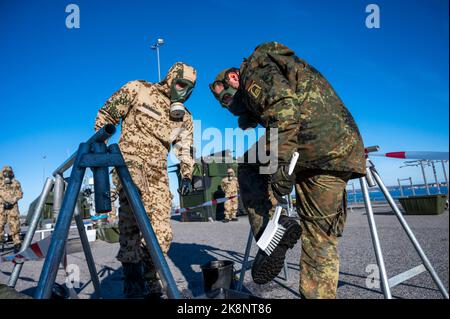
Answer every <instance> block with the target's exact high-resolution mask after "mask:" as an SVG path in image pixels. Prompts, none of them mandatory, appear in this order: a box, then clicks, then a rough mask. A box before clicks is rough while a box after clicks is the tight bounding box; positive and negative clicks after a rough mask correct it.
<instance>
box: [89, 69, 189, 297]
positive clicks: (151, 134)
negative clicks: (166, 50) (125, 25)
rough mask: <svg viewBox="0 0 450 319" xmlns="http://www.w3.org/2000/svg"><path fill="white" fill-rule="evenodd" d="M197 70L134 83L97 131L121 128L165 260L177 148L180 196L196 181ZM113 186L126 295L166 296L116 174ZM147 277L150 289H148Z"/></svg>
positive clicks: (113, 100) (110, 104) (113, 101)
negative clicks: (192, 99)
mask: <svg viewBox="0 0 450 319" xmlns="http://www.w3.org/2000/svg"><path fill="white" fill-rule="evenodd" d="M196 78H197V74H196V70H195V69H194V68H193V67H191V66H189V65H187V64H185V63H181V62H178V63H175V64H174V65H173V66H172V67H171V68H170V70H169V72H168V73H167V75H166V77H165V78H164V79H163V80H162V81H161V82H159V83H155V84H153V83H148V82H146V81H132V82H128V83H127V84H125V85H124V86H123V87H122V88H120V89H119V90H118V91H117V92H116V93H114V94H113V95H112V96H111V97H110V98H109V99H108V100H107V101H106V103H105V105H104V106H103V107H102V108H101V109H100V111H99V112H98V114H97V118H96V121H95V130H98V129H100V128H101V127H103V126H104V125H105V124H108V123H111V124H114V125H117V124H119V123H120V122H121V126H122V132H121V136H120V140H119V146H120V149H121V151H122V153H123V156H124V158H125V161H126V163H127V165H128V169H129V170H130V174H131V176H132V178H133V181H134V183H135V185H136V186H137V188H138V190H139V191H140V193H141V195H142V202H143V204H144V207H145V209H146V211H147V214H148V217H149V219H150V221H151V224H152V226H153V229H154V231H155V234H156V237H157V239H158V242H159V244H160V246H161V249H162V251H163V253H164V254H166V253H167V251H168V250H169V246H170V242H171V241H172V237H173V236H172V228H171V224H170V212H171V202H172V195H171V193H170V190H169V180H168V173H167V155H168V152H169V150H170V148H171V146H172V149H173V151H174V152H175V155H176V156H177V157H178V159H179V160H180V173H181V175H182V177H183V178H182V182H181V185H180V193H181V194H182V195H185V194H187V192H188V191H189V187H190V181H191V179H192V172H193V167H194V160H193V152H192V151H193V120H192V116H191V114H190V113H189V111H188V110H187V109H186V108H185V107H184V105H183V102H185V101H186V100H187V99H188V98H189V96H190V94H191V93H192V90H193V88H194V86H195V82H196ZM113 181H114V183H115V184H116V188H117V190H118V191H119V201H120V208H119V231H120V250H119V253H118V255H117V259H118V260H119V261H121V262H122V264H123V271H124V275H125V280H124V293H125V295H126V296H128V297H142V296H144V295H146V294H147V293H148V291H149V292H150V293H151V294H152V296H159V295H161V284H160V281H159V279H158V275H157V273H156V270H155V268H154V265H153V263H152V261H151V259H150V256H149V254H148V250H147V249H146V248H145V246H144V243H143V242H141V241H142V237H141V234H140V231H139V228H138V225H137V223H136V220H135V218H134V216H133V214H132V212H131V208H130V205H129V203H128V201H127V199H126V196H125V193H124V191H123V190H122V188H121V185H120V183H119V181H118V177H117V175H116V174H113ZM141 261H142V262H143V265H144V270H143V276H144V277H145V279H146V280H147V283H148V285H145V286H143V285H142V280H141V279H142V271H141Z"/></svg>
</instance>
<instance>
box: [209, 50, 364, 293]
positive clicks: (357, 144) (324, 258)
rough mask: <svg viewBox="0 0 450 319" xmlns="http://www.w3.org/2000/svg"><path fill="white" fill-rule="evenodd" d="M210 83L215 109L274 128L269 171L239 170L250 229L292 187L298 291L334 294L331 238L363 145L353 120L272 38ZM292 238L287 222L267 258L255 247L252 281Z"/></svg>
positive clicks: (318, 78)
mask: <svg viewBox="0 0 450 319" xmlns="http://www.w3.org/2000/svg"><path fill="white" fill-rule="evenodd" d="M210 88H211V90H212V92H213V94H214V96H215V97H216V98H217V99H218V100H219V101H220V103H221V104H222V106H224V107H226V108H227V109H228V110H229V111H230V112H232V113H233V114H234V115H236V116H239V120H238V123H239V126H240V127H241V128H242V129H247V128H251V127H256V126H257V125H258V124H260V125H262V126H264V127H266V128H277V129H278V158H277V160H278V167H277V171H276V172H275V173H273V174H272V175H270V176H268V175H261V174H260V173H259V169H258V165H259V164H258V163H256V164H252V163H243V164H240V165H239V168H238V180H239V186H240V195H241V196H242V200H243V203H244V206H245V208H246V209H247V211H248V213H249V218H250V223H251V225H252V231H253V234H254V235H255V237H256V238H257V239H258V238H259V236H260V235H261V233H262V231H263V230H264V227H265V225H266V223H267V222H268V220H269V218H270V217H269V216H270V214H271V212H273V206H274V204H276V202H277V201H279V200H280V197H281V196H283V195H286V194H289V193H290V192H291V190H292V186H293V185H294V184H295V190H296V196H297V211H298V214H299V216H300V223H301V230H302V232H301V240H302V254H301V260H300V293H301V294H302V296H304V297H306V298H335V297H336V289H337V283H338V276H339V255H338V249H337V247H338V240H337V238H338V237H339V236H341V235H342V231H343V227H344V223H345V219H346V192H345V188H346V184H347V181H348V180H349V179H351V178H357V177H360V176H364V175H365V172H366V168H365V158H364V147H363V143H362V139H361V136H360V133H359V131H358V128H357V126H356V124H355V121H354V119H353V117H352V116H351V114H350V113H349V111H348V110H347V108H346V107H345V106H344V104H343V102H342V101H341V99H340V98H339V97H338V95H337V94H336V92H335V91H334V90H333V88H332V87H331V85H330V84H329V83H328V81H327V80H326V79H325V78H324V77H323V76H322V74H320V72H318V71H317V70H316V69H315V68H314V67H312V66H311V65H309V64H308V63H307V62H305V61H303V60H302V59H300V58H299V57H297V56H296V55H295V53H294V52H293V51H292V50H291V49H289V48H288V47H286V46H284V45H282V44H279V43H277V42H270V43H265V44H262V45H260V46H258V47H257V48H256V49H255V51H254V52H253V54H252V55H251V56H250V57H249V58H248V59H245V60H244V62H243V63H242V65H241V67H240V69H236V68H231V69H227V70H224V71H222V72H221V73H220V74H219V75H218V76H217V77H216V79H215V82H214V83H213V84H211V85H210ZM267 135H269V134H267ZM295 151H297V152H299V153H300V157H299V160H298V162H297V166H296V168H295V170H294V173H295V174H293V175H292V176H288V174H287V173H286V168H287V166H288V164H289V161H290V158H291V156H292V154H293V152H295ZM247 156H248V154H247ZM274 199H276V200H274ZM287 222H288V219H287V217H285V216H282V218H280V223H281V224H285V225H286V223H287ZM291 222H292V221H291ZM298 235H299V234H297V230H296V227H295V225H293V224H289V227H288V230H287V231H286V233H285V235H284V237H283V239H282V240H281V242H280V244H279V245H278V247H277V248H276V249H275V250H274V251H273V253H272V254H271V255H270V256H267V255H266V254H265V253H264V252H262V251H261V250H260V251H259V252H258V254H257V256H256V259H255V262H254V264H253V267H252V275H253V279H254V281H255V282H256V283H259V284H263V283H267V282H269V281H270V280H272V279H273V278H274V277H276V276H277V274H278V273H279V271H280V270H281V269H282V267H283V261H284V258H285V254H286V250H287V249H288V248H292V247H293V246H294V245H295V243H296V241H297V239H298Z"/></svg>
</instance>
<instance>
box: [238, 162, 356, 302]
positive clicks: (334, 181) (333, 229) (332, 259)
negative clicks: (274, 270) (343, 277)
mask: <svg viewBox="0 0 450 319" xmlns="http://www.w3.org/2000/svg"><path fill="white" fill-rule="evenodd" d="M349 177H350V173H340V172H325V171H315V172H314V171H301V172H297V174H296V187H295V188H296V194H297V211H298V213H299V216H300V224H301V228H302V236H301V242H302V253H301V257H300V285H299V291H300V293H301V294H302V295H303V296H304V297H305V298H336V290H337V284H338V277H339V254H338V250H337V245H338V239H337V238H338V237H339V236H341V234H342V231H343V227H344V223H345V219H346V201H345V202H344V198H345V196H346V194H345V187H346V183H347V180H348V178H349ZM238 180H239V188H240V196H241V198H242V202H243V204H244V207H245V209H246V211H247V212H248V216H249V221H250V225H251V228H252V232H253V235H254V236H255V238H257V239H258V238H259V236H260V235H261V233H262V232H263V230H264V228H265V226H266V224H267V222H268V221H269V219H270V216H271V215H272V213H273V211H274V206H273V203H274V202H273V199H272V198H273V196H272V195H271V192H270V186H269V175H261V174H260V173H259V167H258V165H257V164H245V163H244V164H239V168H238Z"/></svg>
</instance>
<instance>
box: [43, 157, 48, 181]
mask: <svg viewBox="0 0 450 319" xmlns="http://www.w3.org/2000/svg"><path fill="white" fill-rule="evenodd" d="M46 158H47V155H42V182H43V183H45V159H46Z"/></svg>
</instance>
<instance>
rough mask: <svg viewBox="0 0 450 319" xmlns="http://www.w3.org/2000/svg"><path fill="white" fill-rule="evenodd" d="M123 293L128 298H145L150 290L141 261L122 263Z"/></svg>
mask: <svg viewBox="0 0 450 319" xmlns="http://www.w3.org/2000/svg"><path fill="white" fill-rule="evenodd" d="M122 271H123V277H124V278H123V294H124V295H125V297H126V298H145V297H146V296H147V295H148V293H149V291H148V287H147V284H146V282H145V280H144V277H143V274H142V264H141V263H122Z"/></svg>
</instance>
